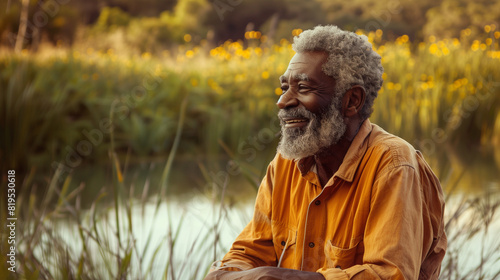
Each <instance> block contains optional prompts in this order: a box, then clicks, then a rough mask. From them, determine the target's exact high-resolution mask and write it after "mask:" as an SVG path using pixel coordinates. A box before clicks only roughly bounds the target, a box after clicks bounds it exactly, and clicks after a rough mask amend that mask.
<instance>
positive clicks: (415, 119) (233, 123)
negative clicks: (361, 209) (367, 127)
mask: <svg viewBox="0 0 500 280" xmlns="http://www.w3.org/2000/svg"><path fill="white" fill-rule="evenodd" d="M483 29H484V30H485V31H483V32H482V33H481V34H478V35H476V36H475V37H472V36H473V35H472V31H471V30H470V29H465V30H463V32H462V34H463V36H462V37H461V38H460V39H454V40H448V39H447V40H438V39H436V38H435V37H434V36H431V37H429V38H427V39H426V42H420V43H417V42H412V41H411V40H410V39H409V36H407V35H404V36H401V37H398V38H397V39H396V40H395V41H386V40H385V39H384V36H383V32H382V31H381V30H378V31H376V32H367V36H368V38H369V40H371V41H372V42H373V44H374V47H375V49H376V50H377V52H379V53H380V54H381V55H382V57H383V65H384V68H385V74H384V79H385V82H384V86H383V88H382V89H381V91H380V94H379V97H378V99H377V100H376V103H375V106H376V108H375V112H374V114H373V116H372V120H373V121H374V122H376V123H378V124H380V125H381V126H382V127H384V128H386V129H387V130H388V131H390V132H392V133H395V134H397V135H400V136H402V137H404V138H405V139H407V140H408V141H410V142H411V143H412V144H414V145H415V146H416V147H417V148H419V149H421V150H423V151H424V154H429V153H434V152H436V151H437V150H439V149H441V147H442V145H446V146H447V147H452V148H453V149H455V150H457V151H459V150H463V149H464V148H466V149H469V150H475V151H477V152H481V153H492V154H493V153H497V152H498V149H496V150H495V149H494V147H498V145H499V144H500V142H499V141H500V129H499V128H500V117H499V108H500V84H499V83H498V81H499V80H500V76H499V75H500V74H499V73H500V72H499V71H498V65H499V60H500V47H499V42H500V31H498V30H497V29H496V26H494V25H487V26H484V27H483ZM252 32H253V33H252ZM252 32H248V33H247V35H248V37H249V39H247V40H245V41H236V42H233V41H226V42H225V43H224V44H222V45H220V46H217V47H214V48H209V47H208V46H200V45H190V46H189V45H184V46H179V47H178V50H177V53H176V54H169V53H164V54H161V55H154V54H152V53H149V52H144V53H142V54H141V55H127V54H120V53H118V52H116V51H114V50H113V49H109V50H107V51H101V50H95V49H92V48H88V49H86V50H85V51H79V50H70V49H66V50H62V51H61V50H58V49H53V50H48V49H47V50H46V51H45V52H42V53H40V54H36V55H34V54H30V53H29V52H28V51H24V52H23V53H21V54H19V55H14V54H12V53H4V54H3V55H1V58H0V68H1V69H2V72H1V75H0V88H2V89H6V91H5V92H4V93H2V95H1V99H0V105H1V111H2V112H4V113H3V114H2V117H1V119H0V120H1V121H0V123H1V125H2V127H1V130H2V131H3V132H5V133H4V134H3V135H2V139H1V141H2V142H1V145H0V147H1V149H2V150H1V151H0V155H1V156H2V157H5V161H4V162H6V163H8V164H9V166H11V168H13V167H23V166H24V167H27V166H32V165H34V166H45V167H48V166H50V165H51V164H52V163H53V162H54V161H59V162H72V161H75V157H77V154H80V158H81V160H82V161H83V160H85V161H86V162H89V163H91V162H104V161H106V160H107V151H108V150H109V144H110V135H109V132H107V131H106V130H105V129H102V126H103V122H104V123H105V122H106V121H107V120H109V116H110V111H111V110H112V109H111V108H114V119H115V122H114V124H113V126H114V135H115V136H114V140H115V150H116V151H117V152H118V154H119V155H122V156H124V155H126V154H130V155H132V158H133V159H134V160H140V159H152V158H155V157H160V158H161V157H165V156H166V155H167V153H168V151H169V148H170V147H171V145H172V141H173V139H174V133H175V130H176V123H177V119H178V115H179V104H181V101H182V100H183V99H184V98H185V97H186V96H188V102H189V105H188V109H187V111H186V121H185V125H184V129H183V134H182V141H181V145H180V146H179V154H180V155H192V156H195V157H196V156H198V155H209V156H213V157H218V156H220V155H222V154H225V153H228V152H229V153H232V154H234V155H235V156H236V157H243V158H249V157H251V156H254V155H253V153H255V152H264V150H265V149H271V148H272V147H274V144H272V143H276V141H277V137H276V136H274V137H273V136H268V137H267V138H265V137H264V139H260V140H259V139H257V140H256V138H255V137H260V136H262V135H264V136H265V134H263V133H268V134H269V131H272V132H273V133H277V132H278V131H279V128H277V125H276V124H274V125H273V123H272V121H273V120H275V118H276V106H275V102H276V99H277V96H276V94H275V93H280V90H279V88H278V87H279V84H278V82H277V81H278V77H279V76H280V75H281V74H282V73H283V72H284V71H285V70H286V67H287V64H288V61H289V59H290V58H291V56H292V55H293V51H292V50H291V45H290V43H289V41H288V40H286V39H282V40H281V41H280V42H279V43H276V44H273V45H269V44H267V42H265V40H263V39H264V38H263V37H260V39H258V38H257V37H258V36H257V35H259V34H260V33H258V32H255V31H252ZM358 32H360V33H362V31H358ZM294 33H295V34H297V33H300V30H297V29H296V30H294ZM20 112H22V113H21V114H20ZM266 129H267V130H266ZM96 130H98V131H100V133H101V134H102V137H97V136H95V133H97V132H98V131H96ZM259 133H260V134H259ZM88 135H94V136H93V137H89V136H88ZM252 137H253V138H252ZM96 139H97V140H99V141H97V140H96ZM92 140H95V141H94V142H98V143H94V142H93V141H92ZM85 141H87V142H91V143H92V146H91V147H90V148H91V150H92V151H91V152H88V150H89V144H88V143H82V142H85ZM259 141H260V142H259ZM85 145H87V146H85ZM79 149H80V150H79ZM85 149H86V150H85ZM249 149H250V150H251V149H253V152H252V151H250V150H249ZM271 152H272V149H271ZM86 153H87V154H86ZM27 155H28V156H27ZM495 157H497V158H498V159H497V160H498V162H497V166H498V165H500V155H499V156H497V155H496V154H495ZM24 169H25V168H24Z"/></svg>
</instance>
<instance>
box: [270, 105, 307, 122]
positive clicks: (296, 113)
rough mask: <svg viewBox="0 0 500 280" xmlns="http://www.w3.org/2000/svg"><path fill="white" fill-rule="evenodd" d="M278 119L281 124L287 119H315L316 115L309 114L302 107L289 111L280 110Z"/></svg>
mask: <svg viewBox="0 0 500 280" xmlns="http://www.w3.org/2000/svg"><path fill="white" fill-rule="evenodd" d="M278 118H279V119H280V121H281V122H283V119H288V118H302V119H313V118H316V115H315V114H313V113H311V112H310V111H309V110H307V109H306V108H304V107H296V108H289V109H280V110H279V112H278Z"/></svg>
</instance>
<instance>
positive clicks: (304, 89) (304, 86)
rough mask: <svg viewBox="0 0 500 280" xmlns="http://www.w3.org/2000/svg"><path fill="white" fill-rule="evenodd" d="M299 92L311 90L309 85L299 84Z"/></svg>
mask: <svg viewBox="0 0 500 280" xmlns="http://www.w3.org/2000/svg"><path fill="white" fill-rule="evenodd" d="M298 88H299V91H306V90H308V89H309V87H308V86H307V85H304V84H299V87H298Z"/></svg>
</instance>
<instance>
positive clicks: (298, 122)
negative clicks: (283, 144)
mask: <svg viewBox="0 0 500 280" xmlns="http://www.w3.org/2000/svg"><path fill="white" fill-rule="evenodd" d="M283 122H285V127H302V126H305V125H306V124H307V123H308V122H309V120H308V119H284V120H283Z"/></svg>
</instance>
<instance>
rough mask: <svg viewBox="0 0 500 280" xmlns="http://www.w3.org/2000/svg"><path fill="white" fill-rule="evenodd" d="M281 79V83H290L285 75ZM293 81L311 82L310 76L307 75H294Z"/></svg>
mask: <svg viewBox="0 0 500 280" xmlns="http://www.w3.org/2000/svg"><path fill="white" fill-rule="evenodd" d="M279 79H280V82H281V83H284V82H288V78H287V77H286V76H284V75H281V76H280V78H279ZM292 79H293V80H297V81H309V76H307V74H306V73H300V74H295V75H293V76H292Z"/></svg>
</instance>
